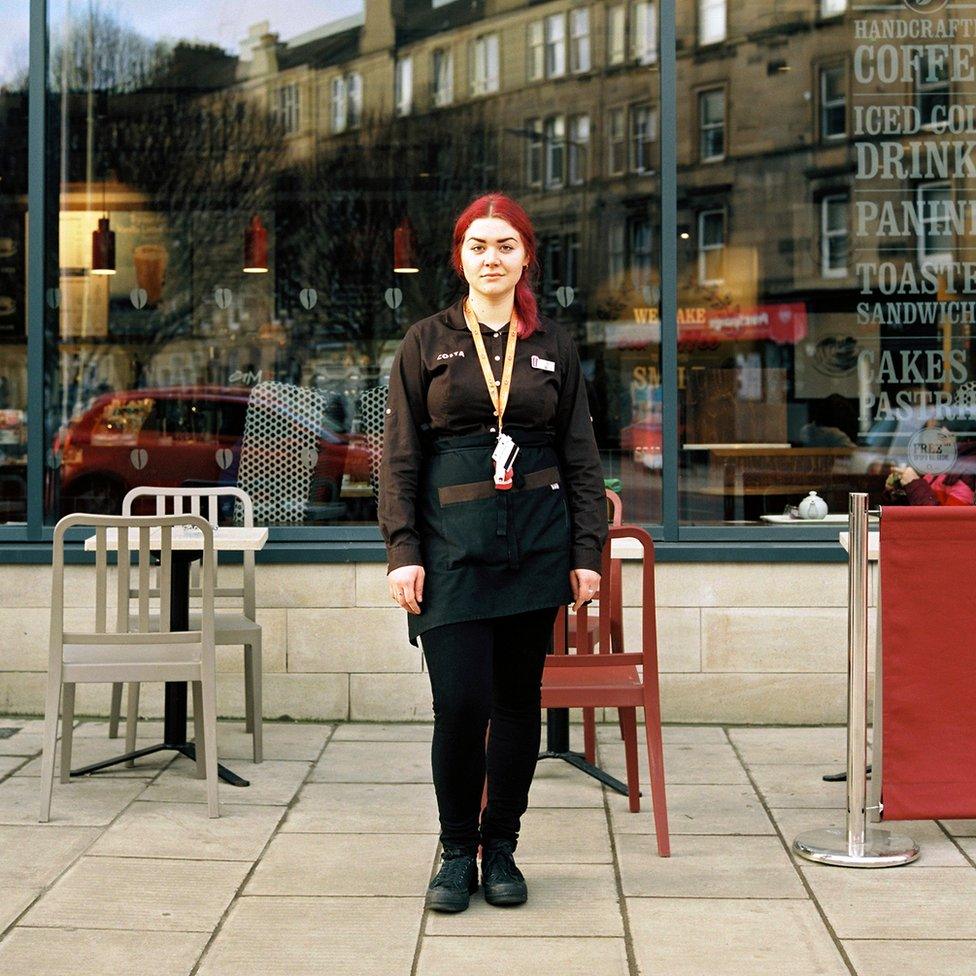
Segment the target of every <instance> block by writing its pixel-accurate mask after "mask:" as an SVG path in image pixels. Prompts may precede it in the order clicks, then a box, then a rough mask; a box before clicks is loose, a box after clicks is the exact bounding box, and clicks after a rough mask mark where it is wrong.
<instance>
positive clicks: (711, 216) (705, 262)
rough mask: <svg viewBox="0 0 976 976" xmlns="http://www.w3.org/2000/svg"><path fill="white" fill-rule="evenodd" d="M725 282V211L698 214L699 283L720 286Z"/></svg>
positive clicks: (705, 211) (706, 211)
mask: <svg viewBox="0 0 976 976" xmlns="http://www.w3.org/2000/svg"><path fill="white" fill-rule="evenodd" d="M724 280H725V211H724V210H702V211H701V213H699V214H698V283H699V284H700V285H720V284H721V283H722V282H723V281H724Z"/></svg>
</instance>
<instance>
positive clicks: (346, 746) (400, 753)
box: [309, 741, 432, 783]
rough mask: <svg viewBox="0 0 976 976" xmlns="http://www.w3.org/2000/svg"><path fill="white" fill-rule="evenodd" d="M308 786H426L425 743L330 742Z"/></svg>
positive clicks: (427, 753) (428, 779) (427, 758)
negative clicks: (389, 784)
mask: <svg viewBox="0 0 976 976" xmlns="http://www.w3.org/2000/svg"><path fill="white" fill-rule="evenodd" d="M309 782H311V783H430V782H432V777H431V772H430V743H428V742H383V741H380V742H341V741H340V742H332V743H330V744H329V746H328V747H327V748H326V750H325V752H324V753H323V754H322V758H321V759H320V760H319V761H318V762H317V763H316V764H315V768H314V769H313V770H312V775H311V776H310V777H309Z"/></svg>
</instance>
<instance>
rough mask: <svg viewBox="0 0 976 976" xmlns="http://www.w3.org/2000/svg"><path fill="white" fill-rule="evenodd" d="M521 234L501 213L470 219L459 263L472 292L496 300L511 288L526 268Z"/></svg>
mask: <svg viewBox="0 0 976 976" xmlns="http://www.w3.org/2000/svg"><path fill="white" fill-rule="evenodd" d="M525 265H526V256H525V248H524V247H523V246H522V238H521V237H519V233H518V231H517V230H516V229H515V228H514V227H512V225H511V224H509V223H507V222H506V221H504V220H502V219H501V218H500V217H479V218H478V219H477V220H475V221H472V223H471V226H470V227H468V229H467V231H466V232H465V235H464V241H463V242H462V244H461V266H462V268H463V270H464V277H465V278H466V279H467V282H468V284H469V285H470V286H471V290H472V292H474V293H475V294H476V295H481V296H482V297H484V298H490V299H491V300H492V301H497V300H498V299H499V298H502V297H504V296H505V295H506V294H508V293H510V292H513V291H514V290H515V286H516V285H517V284H518V281H519V278H521V277H522V272H523V271H524V270H525Z"/></svg>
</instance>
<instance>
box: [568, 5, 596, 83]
mask: <svg viewBox="0 0 976 976" xmlns="http://www.w3.org/2000/svg"><path fill="white" fill-rule="evenodd" d="M569 39H570V48H569V61H570V69H571V70H572V71H574V72H575V73H577V74H579V73H580V72H583V71H589V70H590V67H591V64H590V8H589V7H580V8H579V9H577V10H572V11H570V14H569Z"/></svg>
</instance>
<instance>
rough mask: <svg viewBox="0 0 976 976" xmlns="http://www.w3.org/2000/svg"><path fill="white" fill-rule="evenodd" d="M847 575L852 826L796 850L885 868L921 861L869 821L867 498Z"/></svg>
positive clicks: (818, 835)
mask: <svg viewBox="0 0 976 976" xmlns="http://www.w3.org/2000/svg"><path fill="white" fill-rule="evenodd" d="M848 531H849V540H850V541H849V550H848V577H847V825H846V828H841V827H824V828H821V829H819V830H811V831H807V832H806V833H803V834H800V836H799V837H797V838H796V840H795V841H793V850H794V851H795V852H796V853H797V854H799V855H800V856H801V857H805V858H806V859H807V860H809V861H817V862H819V863H821V864H833V865H835V866H838V867H849V868H886V867H894V866H896V865H899V864H908V863H909V862H910V861H914V860H915V858H917V857H918V854H919V849H918V844H916V843H915V841H914V840H912V839H911V838H910V837H906V836H904V835H901V834H895V833H892V832H891V831H890V830H883V829H881V828H877V827H869V826H868V822H867V774H866V770H865V766H866V764H867V702H868V496H867V495H865V494H863V493H854V494H852V495H851V496H850V518H849V524H848Z"/></svg>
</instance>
